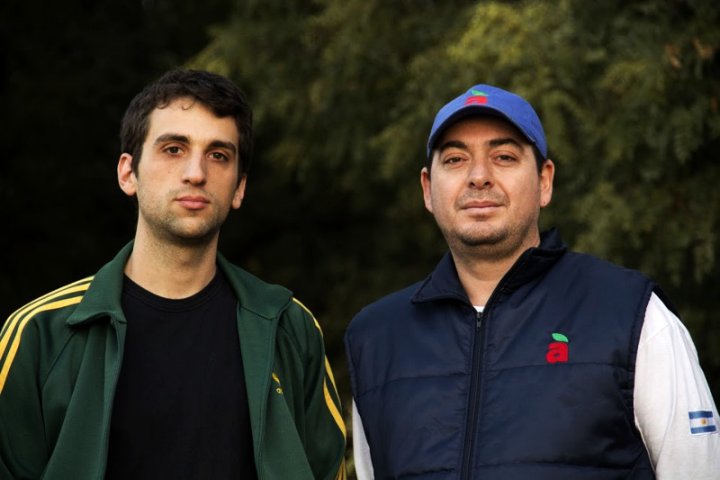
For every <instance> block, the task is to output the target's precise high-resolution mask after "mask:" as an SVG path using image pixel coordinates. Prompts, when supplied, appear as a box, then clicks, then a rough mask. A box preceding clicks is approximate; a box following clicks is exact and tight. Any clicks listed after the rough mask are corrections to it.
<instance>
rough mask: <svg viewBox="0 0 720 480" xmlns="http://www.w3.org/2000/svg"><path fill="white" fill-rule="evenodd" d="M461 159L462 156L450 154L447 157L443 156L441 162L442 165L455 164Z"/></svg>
mask: <svg viewBox="0 0 720 480" xmlns="http://www.w3.org/2000/svg"><path fill="white" fill-rule="evenodd" d="M462 161H463V159H462V157H458V156H452V155H451V156H447V157H445V158H443V161H442V163H443V165H455V164H457V163H460V162H462Z"/></svg>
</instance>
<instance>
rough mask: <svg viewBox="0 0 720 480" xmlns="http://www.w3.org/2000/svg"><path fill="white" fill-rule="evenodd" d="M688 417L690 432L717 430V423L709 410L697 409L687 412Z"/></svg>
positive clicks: (697, 433)
mask: <svg viewBox="0 0 720 480" xmlns="http://www.w3.org/2000/svg"><path fill="white" fill-rule="evenodd" d="M688 417H690V434H691V435H704V434H708V433H715V432H717V424H716V423H715V417H714V416H713V412H712V411H709V410H697V411H694V412H688Z"/></svg>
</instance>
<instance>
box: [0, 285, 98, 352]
mask: <svg viewBox="0 0 720 480" xmlns="http://www.w3.org/2000/svg"><path fill="white" fill-rule="evenodd" d="M93 279H94V277H86V278H83V279H82V280H78V281H75V282H73V283H70V284H67V285H65V286H63V287H60V288H58V289H56V290H53V291H51V292H50V293H47V294H45V295H43V296H41V297H38V298H36V299H35V300H33V301H31V302H29V303H27V304H25V305H23V306H22V307H20V308H19V309H17V310H16V311H15V312H13V313H12V314H11V315H10V316H9V317H8V318H7V320H6V321H5V324H4V325H3V328H2V337H3V338H6V336H7V335H11V334H13V332H14V334H16V335H17V334H19V333H21V332H22V331H23V330H24V328H25V327H26V326H27V325H28V324H29V323H38V324H39V325H40V326H42V327H53V326H64V325H65V322H64V320H66V319H67V318H68V317H69V316H70V315H71V314H72V312H73V311H75V308H76V307H77V305H78V304H79V303H80V302H81V301H82V299H83V297H84V296H85V293H86V292H87V290H88V288H90V285H91V283H92V281H93Z"/></svg>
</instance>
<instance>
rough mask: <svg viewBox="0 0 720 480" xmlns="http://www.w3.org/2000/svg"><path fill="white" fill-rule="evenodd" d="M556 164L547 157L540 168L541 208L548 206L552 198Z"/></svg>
mask: <svg viewBox="0 0 720 480" xmlns="http://www.w3.org/2000/svg"><path fill="white" fill-rule="evenodd" d="M554 178H555V164H554V163H553V161H552V160H550V159H547V160H545V163H543V166H542V169H541V170H540V208H543V207H547V206H548V204H549V203H550V200H552V193H553V179H554Z"/></svg>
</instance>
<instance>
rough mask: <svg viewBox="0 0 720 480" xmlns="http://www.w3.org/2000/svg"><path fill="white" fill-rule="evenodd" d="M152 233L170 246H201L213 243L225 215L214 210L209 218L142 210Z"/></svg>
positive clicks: (141, 213)
mask: <svg viewBox="0 0 720 480" xmlns="http://www.w3.org/2000/svg"><path fill="white" fill-rule="evenodd" d="M139 214H140V215H142V216H143V220H144V222H145V224H146V225H147V226H148V229H149V230H150V232H152V235H153V236H154V237H155V238H157V239H158V240H159V241H160V242H161V243H164V244H167V245H168V246H176V247H184V248H187V247H191V248H199V247H206V246H208V245H209V244H211V243H212V242H213V241H214V240H215V238H216V237H217V235H218V234H219V232H220V227H221V226H222V224H223V223H224V222H225V218H226V217H227V213H226V214H225V215H222V214H220V213H219V212H214V213H213V215H211V216H210V217H209V218H207V219H199V218H196V216H193V215H186V216H184V217H183V216H180V215H177V214H175V213H174V212H171V211H169V212H165V214H164V215H160V216H156V215H153V214H152V213H151V212H140V213H139ZM198 216H199V214H198Z"/></svg>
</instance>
